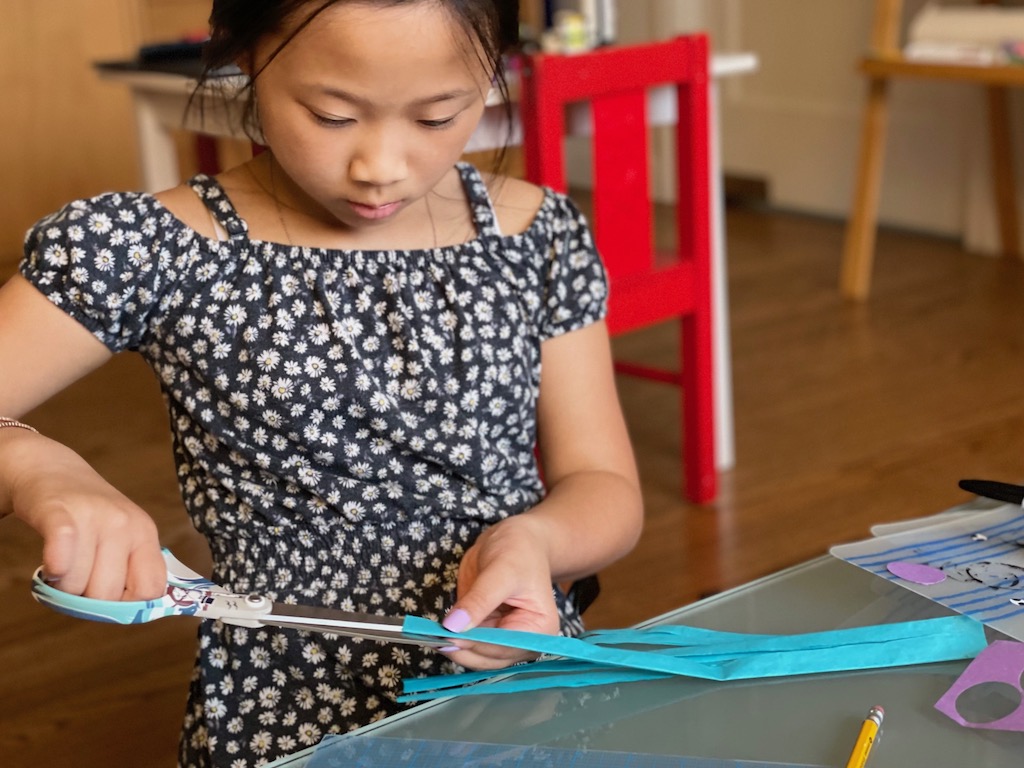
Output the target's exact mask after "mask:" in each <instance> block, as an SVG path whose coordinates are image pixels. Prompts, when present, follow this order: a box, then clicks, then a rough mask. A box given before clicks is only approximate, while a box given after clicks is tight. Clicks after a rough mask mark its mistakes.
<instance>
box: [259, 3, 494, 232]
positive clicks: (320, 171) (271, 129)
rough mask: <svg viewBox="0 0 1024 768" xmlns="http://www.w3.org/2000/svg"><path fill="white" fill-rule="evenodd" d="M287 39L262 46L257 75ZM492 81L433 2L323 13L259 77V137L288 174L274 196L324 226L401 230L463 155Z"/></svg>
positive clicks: (350, 6)
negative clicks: (400, 223)
mask: <svg viewBox="0 0 1024 768" xmlns="http://www.w3.org/2000/svg"><path fill="white" fill-rule="evenodd" d="M297 21H298V20H295V21H294V22H293V23H297ZM290 31H291V30H290V29H287V30H284V31H282V33H281V34H280V35H274V36H271V37H269V38H267V39H265V40H263V41H261V44H260V45H259V46H258V48H257V51H256V55H255V66H256V68H257V70H258V68H259V66H260V65H261V64H262V63H263V62H264V61H266V60H267V58H268V57H269V56H270V54H271V53H272V52H273V51H274V50H275V49H276V48H277V46H278V45H279V44H280V42H281V41H282V40H283V39H285V37H286V36H287V35H288V34H289V32H290ZM490 75H491V73H490V72H488V71H486V68H485V66H484V65H483V64H482V63H481V59H480V58H478V52H477V51H475V50H473V49H472V48H471V43H470V41H469V40H468V39H467V37H466V35H465V34H464V33H463V31H462V30H461V28H460V27H459V26H458V25H457V24H456V22H455V21H453V20H452V19H451V18H449V16H448V15H447V14H446V12H445V11H444V10H442V9H441V8H440V7H439V6H438V5H437V4H435V3H433V2H418V3H412V4H410V5H406V6H403V7H380V6H375V5H373V4H368V3H361V2H341V3H338V4H337V5H335V6H332V7H331V8H328V9H327V10H326V11H324V12H323V13H321V14H320V15H319V16H317V17H316V18H315V19H314V20H313V21H312V22H311V23H310V24H309V26H307V27H306V28H305V29H303V30H301V31H300V32H298V34H297V35H296V36H295V38H294V39H292V40H291V41H290V42H289V43H288V44H287V45H286V46H285V48H284V49H283V50H282V51H281V52H280V53H279V54H278V55H277V56H276V57H275V58H274V59H273V60H272V61H271V62H270V64H269V65H268V66H267V67H266V69H265V70H264V71H263V72H261V73H260V74H259V76H258V77H257V78H256V82H255V88H256V99H257V104H258V109H259V119H260V125H261V128H262V131H263V135H264V138H265V140H266V143H267V145H268V146H269V147H270V148H271V150H272V152H273V156H274V159H275V161H276V163H277V164H278V165H279V166H280V167H281V169H282V170H283V171H284V172H285V174H287V176H288V179H278V180H276V186H277V190H276V193H277V194H278V196H279V197H281V198H282V199H283V200H287V204H289V205H292V206H293V207H296V208H300V209H301V210H303V211H304V212H306V213H310V214H311V215H313V216H316V217H319V218H321V219H324V220H325V221H328V222H330V223H332V224H337V223H340V224H342V225H344V226H346V227H350V228H367V227H381V226H385V225H388V224H389V223H393V222H396V221H401V219H402V215H403V212H404V211H406V210H407V209H410V208H413V207H415V206H416V205H417V204H418V203H419V204H422V201H423V199H424V198H425V196H426V195H427V194H428V193H429V192H430V191H431V190H433V189H434V188H435V187H436V186H437V184H438V183H439V182H440V181H441V179H442V178H443V177H444V176H445V174H446V173H447V172H448V171H450V170H451V168H452V166H453V165H454V164H455V162H456V161H457V160H458V158H459V157H460V155H461V154H462V152H463V149H464V147H465V145H466V142H467V141H468V140H469V137H470V135H471V134H472V133H473V130H474V129H475V127H476V125H477V122H478V121H479V119H480V117H481V115H482V114H483V110H484V101H485V98H486V95H487V92H488V90H489V87H490ZM289 182H290V183H289ZM282 187H287V188H286V189H282Z"/></svg>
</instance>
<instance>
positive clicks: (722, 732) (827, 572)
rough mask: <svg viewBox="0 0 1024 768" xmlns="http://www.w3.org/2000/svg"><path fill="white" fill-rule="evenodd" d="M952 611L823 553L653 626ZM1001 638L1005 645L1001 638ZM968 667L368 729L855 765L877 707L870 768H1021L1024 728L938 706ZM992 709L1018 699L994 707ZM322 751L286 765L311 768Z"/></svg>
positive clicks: (477, 705)
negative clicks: (973, 722)
mask: <svg viewBox="0 0 1024 768" xmlns="http://www.w3.org/2000/svg"><path fill="white" fill-rule="evenodd" d="M947 615H950V611H948V610H947V609H945V608H943V607H942V606H940V605H938V604H936V603H933V602H932V601H930V600H927V599H925V598H923V597H920V596H918V595H916V594H914V593H912V592H909V591H907V590H905V589H902V588H900V587H898V586H896V585H894V584H892V583H890V582H888V581H886V580H885V579H881V578H879V577H877V576H874V575H872V574H870V573H867V572H866V571H863V570H861V569H859V568H857V567H855V566H852V565H849V564H848V563H845V562H843V561H841V560H838V559H835V558H832V557H828V556H826V557H822V558H819V559H817V560H813V561H810V562H808V563H805V564H802V565H799V566H795V567H793V568H790V569H788V570H785V571H781V572H779V573H777V574H774V575H772V576H769V577H766V578H764V579H760V580H758V581H755V582H751V583H750V584H747V585H744V586H742V587H738V588H736V589H733V590H730V591H728V592H723V593H721V594H719V595H716V596H713V597H710V598H707V599H705V600H701V601H699V602H697V603H694V604H692V605H688V606H686V607H683V608H680V609H678V610H676V611H672V612H670V613H667V614H665V615H663V616H659V617H657V618H655V619H652V620H651V621H649V622H645V623H644V624H643V625H641V626H647V625H650V624H656V623H670V624H687V625H690V626H697V627H704V628H708V629H716V630H722V631H731V632H751V633H763V634H796V633H802V632H813V631H819V630H828V629H839V628H846V627H854V626H867V625H873V624H881V623H886V622H896V621H911V620H915V619H925V618H932V617H937V616H947ZM989 639H990V640H995V639H1004V638H1003V636H1002V635H999V634H998V633H990V638H989ZM967 663H968V662H966V661H960V662H945V663H938V664H928V665H921V666H916V667H905V668H890V669H882V670H869V671H860V672H850V673H831V674H819V675H807V676H799V677H787V678H773V679H770V680H748V681H730V682H708V681H703V680H694V679H688V678H673V679H667V680H656V681H646V682H635V683H628V684H621V685H608V686H595V687H591V688H576V689H555V690H548V691H533V692H525V693H515V694H501V695H493V696H488V695H483V696H466V697H461V698H453V699H447V700H441V701H437V702H431V703H428V704H424V705H421V706H418V707H415V708H413V709H410V710H408V711H407V712H404V713H402V714H401V715H398V716H395V717H391V718H388V719H386V720H383V721H381V722H380V723H376V724H374V725H372V726H368V727H366V728H363V729H360V731H358V732H357V733H365V734H371V733H372V735H374V736H382V737H383V736H387V737H396V738H408V739H430V740H450V741H461V742H474V743H486V744H512V745H537V744H541V745H546V746H551V747H559V748H565V749H570V750H580V749H587V750H608V751H616V752H638V753H651V754H663V755H680V756H686V757H707V758H727V759H731V760H746V761H760V762H778V763H784V764H803V765H817V766H839V765H845V764H846V760H847V758H848V757H849V754H850V750H851V748H852V746H853V742H854V740H855V739H856V736H857V733H858V730H859V728H860V724H861V722H862V721H863V719H864V716H865V715H866V713H867V711H868V709H869V708H870V707H871V706H873V705H876V704H880V705H882V706H883V707H885V711H886V718H885V723H884V726H883V731H882V734H881V737H880V739H879V741H878V744H877V746H876V748H875V749H874V750H873V751H872V753H871V760H870V767H871V768H886V766H889V767H890V768H895V767H897V766H898V767H899V768H906V767H907V766H924V765H927V766H949V768H961V767H962V766H972V767H973V766H986V768H1001V767H1002V766H1006V767H1007V768H1009V766H1020V765H1021V761H1022V758H1024V734H1022V733H1011V732H1003V731H993V730H982V729H970V728H965V727H962V726H960V725H958V724H956V723H954V722H953V721H952V720H950V719H949V718H947V717H946V716H945V715H943V714H942V713H940V712H939V711H938V710H936V709H935V708H934V704H935V702H936V701H938V699H939V698H940V697H941V696H942V695H943V694H944V693H945V692H946V691H947V689H949V687H950V686H951V685H952V684H953V683H954V682H955V681H956V679H957V677H958V676H959V675H960V673H961V672H962V671H963V669H964V668H965V667H966V666H967ZM977 706H979V707H980V708H981V709H982V710H985V708H987V707H993V708H994V709H993V710H992V711H993V714H994V713H995V712H996V711H998V710H999V709H1000V708H1005V706H1006V702H1005V701H1003V702H999V701H993V702H981V703H979V704H978V705H977ZM313 754H314V750H307V751H306V752H304V753H301V754H299V755H296V756H293V757H291V758H288V759H286V760H282V761H278V762H277V763H274V765H275V766H288V768H298V767H299V766H303V765H305V764H306V763H307V762H308V761H309V758H310V757H311V756H312V755H313Z"/></svg>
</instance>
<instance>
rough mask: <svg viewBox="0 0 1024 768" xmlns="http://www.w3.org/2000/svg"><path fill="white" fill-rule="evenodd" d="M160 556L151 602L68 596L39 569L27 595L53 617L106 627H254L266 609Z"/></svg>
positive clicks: (261, 601) (263, 602) (254, 598)
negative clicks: (161, 581) (192, 621)
mask: <svg viewBox="0 0 1024 768" xmlns="http://www.w3.org/2000/svg"><path fill="white" fill-rule="evenodd" d="M163 555H164V561H165V562H166V563H167V589H166V590H165V592H164V594H163V595H162V596H161V597H159V598H157V599H155V600H126V601H119V600H97V599H95V598H91V597H82V596H81V595H72V594H70V593H68V592H63V591H61V590H59V589H57V588H56V587H54V586H52V585H51V584H48V583H47V582H46V580H45V579H44V578H43V574H42V570H43V569H42V568H41V567H40V568H37V569H36V572H35V573H34V574H33V576H32V596H33V597H34V598H35V599H36V601H37V602H39V603H40V604H42V605H45V606H47V607H49V608H52V609H53V610H55V611H57V612H59V613H63V614H66V615H68V616H74V617H75V618H79V619H89V620H90V621H101V622H107V623H112V624H144V623H146V622H148V621H155V620H156V619H162V618H165V617H167V616H198V617H199V618H203V619H224V620H226V621H230V622H231V623H233V624H243V625H249V626H259V623H260V622H259V616H260V615H261V614H262V613H265V612H266V611H267V610H268V609H269V608H270V605H271V603H270V601H269V600H268V599H267V598H265V597H261V596H258V595H236V594H234V593H231V592H228V591H227V590H225V589H224V588H223V587H221V586H218V585H217V584H214V583H213V582H212V581H210V580H209V579H207V578H206V577H204V576H201V575H200V574H198V573H196V572H195V571H193V570H192V569H190V568H189V567H188V566H186V565H184V564H183V563H182V562H181V561H179V560H178V559H177V558H176V557H174V555H172V554H171V552H170V550H168V549H166V548H165V549H164V550H163Z"/></svg>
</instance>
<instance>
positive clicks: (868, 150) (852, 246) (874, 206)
mask: <svg viewBox="0 0 1024 768" xmlns="http://www.w3.org/2000/svg"><path fill="white" fill-rule="evenodd" d="M887 96H888V82H887V81H885V80H871V81H870V82H869V85H868V99H867V104H866V106H865V109H864V123H863V125H862V127H861V135H860V160H859V162H858V165H857V181H856V185H857V186H856V190H855V192H854V197H853V211H852V213H851V215H850V220H849V222H848V223H847V225H846V243H845V245H844V247H843V261H842V266H841V274H840V277H839V290H840V292H841V293H842V295H843V296H845V297H846V298H850V299H866V298H867V297H868V293H870V291H871V265H872V261H873V259H874V250H875V227H876V224H877V220H878V197H879V192H880V188H881V183H882V161H883V159H884V157H885V128H886V120H887V117H888V104H887V102H886V97H887Z"/></svg>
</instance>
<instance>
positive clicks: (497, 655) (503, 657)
mask: <svg viewBox="0 0 1024 768" xmlns="http://www.w3.org/2000/svg"><path fill="white" fill-rule="evenodd" d="M534 523H535V521H533V520H531V519H530V516H529V514H524V515H518V516H516V517H513V518H509V519H508V520H504V521H503V522H501V523H499V524H497V525H494V526H492V527H491V528H489V529H487V530H486V531H484V533H482V534H481V535H480V537H479V538H478V539H477V541H476V543H474V544H473V546H472V547H470V549H469V550H468V551H467V552H466V554H465V556H464V557H463V558H462V563H461V564H460V565H459V584H458V595H459V598H458V600H457V601H456V603H455V605H454V606H452V609H451V610H450V611H449V612H448V615H447V616H446V617H445V619H444V621H443V622H442V623H443V624H444V626H445V627H446V628H447V629H450V630H452V631H453V632H461V631H463V630H466V629H470V628H472V627H500V628H501V629H515V630H521V631H525V632H537V633H540V634H546V635H554V634H557V633H558V630H559V626H560V620H559V615H558V610H557V608H556V607H555V599H554V595H553V594H552V588H551V564H550V563H549V562H548V557H547V547H546V544H545V541H544V539H543V536H542V531H541V528H540V527H538V526H536V525H535V524H534ZM457 643H458V645H459V650H457V651H450V652H449V656H450V657H451V658H452V660H453V661H455V662H456V663H458V664H461V665H462V666H465V667H469V668H471V669H500V668H502V667H507V666H509V665H510V664H514V663H516V662H519V661H524V660H527V659H531V658H535V657H536V654H533V653H531V652H529V651H521V650H517V649H515V648H505V647H503V646H496V645H487V644H484V643H465V642H463V641H457ZM453 647H454V646H453Z"/></svg>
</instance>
